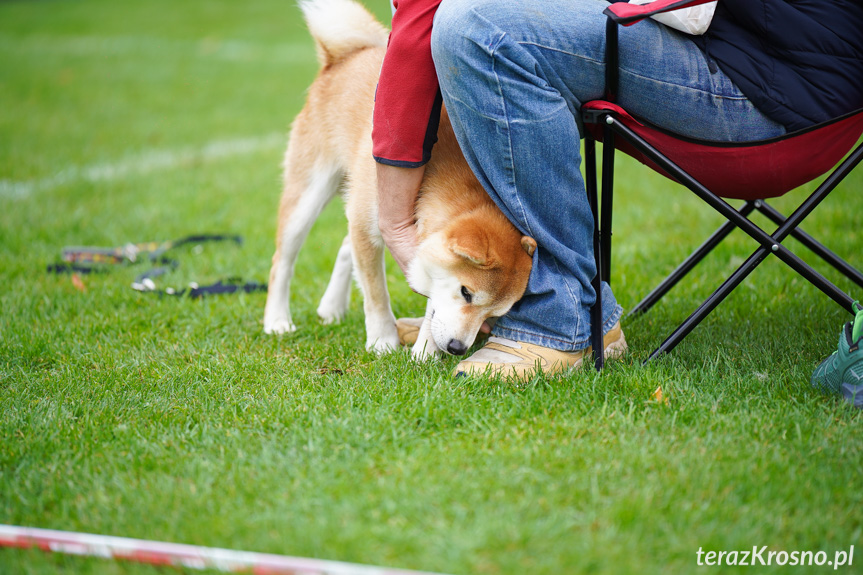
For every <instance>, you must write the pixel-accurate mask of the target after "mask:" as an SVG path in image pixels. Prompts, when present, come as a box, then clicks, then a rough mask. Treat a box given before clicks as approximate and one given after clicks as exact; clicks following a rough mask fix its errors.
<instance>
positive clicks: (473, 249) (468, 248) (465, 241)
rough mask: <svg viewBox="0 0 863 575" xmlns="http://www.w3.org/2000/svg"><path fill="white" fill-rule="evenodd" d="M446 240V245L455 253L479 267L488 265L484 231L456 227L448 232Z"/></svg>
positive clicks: (486, 239) (486, 240)
mask: <svg viewBox="0 0 863 575" xmlns="http://www.w3.org/2000/svg"><path fill="white" fill-rule="evenodd" d="M448 240H449V241H448V242H447V247H448V248H449V251H451V252H452V253H454V254H455V255H457V256H459V257H461V258H464V259H466V260H468V261H469V262H471V263H472V264H474V265H477V266H480V267H486V266H488V265H489V260H490V258H489V253H488V247H489V246H488V236H486V235H485V234H484V233H477V232H476V231H475V232H474V233H471V232H469V231H468V230H464V229H458V230H455V231H453V232H451V233H450V236H449V238H448Z"/></svg>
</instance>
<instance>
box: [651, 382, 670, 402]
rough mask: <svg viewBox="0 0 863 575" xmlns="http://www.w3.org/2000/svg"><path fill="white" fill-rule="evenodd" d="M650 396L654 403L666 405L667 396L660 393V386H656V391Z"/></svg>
mask: <svg viewBox="0 0 863 575" xmlns="http://www.w3.org/2000/svg"><path fill="white" fill-rule="evenodd" d="M650 398H651V399H652V400H653V401H655V402H656V403H661V404H662V405H668V398H667V397H665V395H663V394H662V386H661V385H660V386H659V387H657V388H656V391H654V392H653V395H651V396H650Z"/></svg>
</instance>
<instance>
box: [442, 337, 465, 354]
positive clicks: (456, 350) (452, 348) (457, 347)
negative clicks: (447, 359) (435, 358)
mask: <svg viewBox="0 0 863 575" xmlns="http://www.w3.org/2000/svg"><path fill="white" fill-rule="evenodd" d="M446 350H447V351H448V352H450V353H451V354H453V355H464V353H465V352H466V351H467V346H466V345H465V344H464V342H461V341H459V340H457V339H451V340H449V343H448V344H447V346H446Z"/></svg>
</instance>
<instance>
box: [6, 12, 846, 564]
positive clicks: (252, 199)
mask: <svg viewBox="0 0 863 575" xmlns="http://www.w3.org/2000/svg"><path fill="white" fill-rule="evenodd" d="M369 4H370V6H371V7H372V8H373V9H374V10H375V12H376V13H377V14H379V15H381V16H382V17H383V16H386V15H387V14H388V5H387V3H386V2H385V1H383V0H375V1H374V3H372V2H369ZM316 69H317V64H316V61H315V55H314V49H313V46H312V43H311V40H310V39H309V37H308V34H307V33H306V31H305V29H304V27H303V24H302V21H301V19H300V15H299V11H298V9H297V8H296V6H295V5H294V4H293V3H292V2H290V1H286V0H278V1H276V0H254V1H250V2H236V1H233V2H232V1H228V0H186V1H184V2H168V1H165V0H149V1H143V0H131V1H128V2H110V1H107V0H79V1H71V0H68V1H48V0H44V1H40V2H25V1H6V2H2V3H0V285H2V289H0V523H5V524H13V525H27V526H33V527H43V528H52V529H62V530H73V531H84V532H89V533H100V534H106V535H117V536H125V537H136V538H144V539H154V540H162V541H174V542H181V543H191V544H198V545H207V546H214V547H228V548H234V549H243V550H252V551H262V552H270V553H279V554H288V555H298V556H305V557H315V558H322V559H333V560H342V561H351V562H357V563H365V564H373V565H385V566H391V567H402V568H409V569H422V570H427V571H437V572H443V573H451V574H465V575H468V574H513V575H515V574H563V573H582V572H584V573H587V572H590V573H693V572H696V571H697V570H698V569H699V568H698V566H697V564H696V562H697V556H696V553H697V552H698V550H699V549H700V548H701V549H703V550H704V551H708V550H714V551H721V550H725V551H732V550H747V549H749V550H751V549H752V547H753V546H758V547H759V548H760V547H762V546H768V549H769V550H771V551H786V552H789V553H790V552H793V551H813V552H818V551H824V552H826V554H827V556H828V557H830V558H831V559H832V558H833V556H834V552H835V551H841V550H847V549H849V547H850V546H851V545H856V546H858V547H860V546H861V545H863V541H861V534H863V512H861V509H863V490H861V488H860V486H861V477H863V465H861V461H863V417H861V414H860V412H859V411H856V410H854V409H852V408H851V407H849V406H848V405H846V404H845V403H843V402H842V401H841V400H839V399H837V398H834V397H829V396H825V395H822V394H821V393H820V392H818V391H816V390H813V389H811V388H810V386H809V383H808V382H809V376H810V374H811V372H812V370H813V369H814V368H815V366H816V365H817V363H818V362H819V361H820V360H821V359H822V358H823V357H824V356H826V355H828V354H829V353H830V352H831V351H833V350H834V349H835V346H836V340H837V337H838V333H839V329H840V327H841V325H842V323H843V322H845V321H847V320H848V319H849V318H850V316H848V315H847V314H846V313H845V312H843V311H842V310H840V309H839V308H838V307H837V306H836V305H835V304H833V303H832V302H831V301H830V300H829V299H828V298H827V297H826V296H823V295H822V294H820V292H818V291H817V290H815V289H813V288H812V287H810V286H809V285H807V284H806V283H805V282H804V281H803V280H800V279H797V278H796V277H795V276H794V275H793V274H792V273H791V272H789V271H787V270H786V269H785V268H784V266H782V265H780V264H778V263H777V262H773V261H768V262H766V263H765V264H764V265H762V266H761V268H759V269H758V270H757V271H756V272H755V273H754V274H753V275H752V276H751V277H750V278H749V279H748V280H747V281H746V282H745V283H744V284H743V285H742V286H741V287H740V288H739V289H738V290H737V292H736V293H735V294H734V295H733V296H732V297H730V298H729V300H728V301H726V302H725V303H724V304H723V305H721V306H720V307H719V308H718V309H717V310H716V311H715V312H714V313H713V314H712V316H711V317H710V318H709V319H708V320H707V321H706V322H705V323H704V324H703V325H702V326H701V327H699V328H698V329H697V330H695V331H694V332H693V334H692V335H691V336H690V337H689V338H688V339H687V340H686V341H685V342H684V344H682V345H681V346H680V347H679V348H678V349H677V350H675V351H674V352H673V353H672V354H670V355H668V356H666V357H663V358H661V359H660V360H658V361H655V362H652V363H651V364H649V365H647V366H642V365H641V362H642V361H643V360H644V359H645V358H646V357H647V356H648V354H649V353H650V351H651V350H652V349H653V348H654V347H656V346H657V345H658V344H659V343H660V342H661V341H662V340H663V339H664V337H665V335H667V334H668V333H669V332H670V331H671V330H672V329H673V328H674V326H675V325H676V324H677V322H679V321H682V320H683V319H684V318H685V317H686V316H687V315H688V314H689V313H690V312H691V311H692V310H693V309H694V307H695V306H696V305H697V304H698V302H700V301H701V299H703V298H704V297H706V296H707V295H708V294H709V293H710V292H711V291H712V290H713V289H714V288H715V287H716V286H718V284H719V283H720V282H721V280H722V278H723V277H724V276H725V275H727V274H728V273H730V272H731V271H732V270H733V269H734V268H735V267H736V266H737V265H739V264H740V263H741V262H742V261H743V260H744V259H745V258H746V257H747V256H748V255H749V253H751V251H752V249H753V246H752V245H751V242H749V241H747V238H745V237H744V236H743V235H742V234H740V233H736V234H733V235H732V237H731V238H730V241H729V242H728V243H727V244H726V245H724V246H723V247H721V248H720V249H718V250H717V251H716V253H714V254H712V255H711V256H710V257H709V258H708V260H707V261H706V262H705V264H704V265H703V266H702V267H700V268H699V269H698V270H697V271H696V272H695V273H694V274H693V275H692V277H691V278H689V279H688V280H687V282H686V283H685V285H681V286H678V287H677V288H676V289H675V290H674V291H672V292H671V294H669V296H668V297H667V298H666V299H665V300H664V301H663V302H662V303H660V304H659V305H658V306H657V307H656V309H654V310H653V311H652V312H651V313H649V314H648V315H646V316H643V317H640V318H628V319H626V320H625V321H624V329H625V331H626V336H627V339H628V341H629V344H630V349H631V351H630V353H629V354H628V355H627V356H626V357H625V358H624V359H623V360H620V361H617V362H614V363H612V364H610V365H609V367H608V369H606V370H605V371H604V372H603V373H602V374H601V375H597V374H596V373H595V372H593V371H591V370H589V369H583V370H578V371H576V372H575V373H572V374H570V375H568V376H566V377H537V378H535V379H534V380H533V381H531V382H529V383H527V384H523V385H515V384H511V383H505V382H500V381H495V380H488V379H471V380H468V379H453V378H452V377H451V375H450V373H451V371H452V368H453V366H454V365H455V360H454V359H452V358H450V359H444V360H442V361H437V362H431V363H428V364H424V365H416V364H414V363H412V362H411V361H410V360H409V358H408V356H407V354H405V353H398V354H393V355H389V356H386V357H375V356H374V355H372V354H369V353H367V352H365V351H364V349H363V343H364V333H363V331H364V330H363V318H362V309H361V305H360V296H359V293H358V292H356V291H355V294H354V298H353V303H352V307H351V311H350V313H349V315H348V317H347V318H346V320H345V321H344V322H343V323H342V324H341V325H338V326H323V325H321V324H320V323H318V321H317V319H316V316H315V308H316V306H317V301H318V298H319V297H320V296H321V295H322V294H323V290H324V286H325V285H326V281H327V279H328V277H329V276H328V274H329V271H330V270H331V267H332V264H333V261H334V258H335V255H336V252H337V250H338V246H339V244H340V242H341V239H342V237H343V235H344V233H345V223H344V217H343V216H342V214H341V207H340V206H339V205H336V204H334V205H332V206H330V207H329V208H328V209H327V211H326V212H325V213H324V216H323V217H322V219H321V220H320V221H319V222H318V224H317V225H316V226H315V228H314V229H313V230H312V234H311V236H310V238H309V240H308V241H307V244H306V247H305V249H304V251H303V252H302V254H301V257H300V260H299V262H298V264H297V280H296V282H295V283H294V289H293V293H292V302H293V311H294V318H295V321H296V322H297V324H298V325H299V327H300V329H299V330H298V331H297V332H296V333H294V334H290V335H286V336H282V337H270V336H266V335H265V334H264V333H263V330H262V323H261V319H262V317H263V310H264V302H265V298H266V296H265V294H263V293H252V294H240V295H236V294H235V295H226V296H214V297H208V298H205V299H203V300H191V299H188V298H174V297H163V298H160V297H158V296H156V295H154V294H146V293H139V292H136V291H134V290H132V289H131V287H130V285H131V283H132V281H133V280H134V279H135V277H136V276H137V275H138V274H140V273H142V272H143V271H145V270H147V269H148V268H149V267H150V265H149V264H148V263H146V262H144V263H139V264H136V265H131V266H120V267H115V268H112V269H110V270H109V271H107V272H106V273H102V274H89V275H84V274H82V275H80V276H79V277H78V278H75V279H73V277H72V276H70V275H68V274H65V275H55V274H49V273H46V266H48V265H50V264H52V263H55V262H56V261H58V260H59V258H60V255H61V250H62V248H63V247H64V246H70V245H72V246H81V245H84V246H108V247H110V246H120V245H123V244H126V243H128V242H140V241H148V240H170V239H177V238H181V237H184V236H187V235H189V234H200V233H230V234H239V235H242V236H243V238H244V240H245V242H244V244H243V246H242V247H238V246H236V245H234V244H231V243H206V244H202V245H201V246H200V247H195V246H186V247H183V248H179V249H177V250H175V251H173V252H171V257H173V258H175V259H177V260H178V261H179V262H180V266H179V267H178V268H177V269H176V270H175V271H173V272H171V273H170V274H168V275H166V276H162V277H158V278H155V281H156V283H157V285H158V286H159V287H160V288H164V287H168V286H171V287H183V286H185V285H187V284H188V283H189V282H191V281H195V282H198V283H200V284H207V283H212V282H214V281H217V280H219V279H224V278H228V277H232V276H238V277H242V278H243V279H244V280H247V281H259V282H265V281H267V276H268V273H269V264H270V258H271V255H272V250H273V237H274V234H275V226H276V219H275V213H276V208H277V203H278V197H279V193H280V171H279V164H280V159H281V153H282V150H283V148H284V145H285V141H286V134H287V132H288V129H289V125H290V121H291V119H292V118H293V116H294V115H295V114H296V113H297V112H298V111H299V110H300V108H301V106H302V103H303V99H304V95H305V90H306V88H307V86H308V84H309V83H310V82H311V80H312V78H313V77H314V74H315V72H316ZM620 163H621V170H620V172H619V174H618V178H617V181H618V183H619V186H620V188H619V191H618V195H617V197H616V220H615V236H614V237H615V244H614V270H613V286H614V288H615V291H616V293H617V295H618V298H619V299H620V301H621V303H622V304H623V305H624V306H625V307H628V308H631V307H632V306H633V305H634V304H635V303H636V302H637V301H638V300H639V298H640V296H643V295H644V294H646V293H647V292H648V291H649V290H650V289H651V287H653V285H654V284H655V283H656V282H658V281H659V280H660V279H661V278H662V277H663V275H664V274H665V273H667V272H669V271H670V270H671V269H672V268H673V267H674V265H675V264H676V263H677V262H678V261H679V260H680V259H681V258H683V257H684V256H685V255H686V254H687V253H688V252H689V250H691V249H692V248H694V247H695V246H697V245H698V244H699V243H700V242H701V241H702V240H703V239H704V238H705V237H706V236H707V234H709V232H710V231H712V228H713V227H715V226H716V225H718V223H719V222H720V220H719V218H718V217H717V216H715V215H714V214H712V213H711V212H710V210H709V209H708V208H706V207H704V206H701V205H699V203H698V202H697V201H696V200H694V199H693V198H691V197H690V194H689V193H688V192H686V191H684V190H682V189H680V188H678V187H676V186H674V185H672V184H671V183H670V182H668V181H666V180H664V179H662V178H661V177H659V176H656V175H654V174H650V173H648V172H647V171H645V170H644V169H641V168H640V166H638V165H637V164H634V163H632V162H627V161H625V160H621V161H620ZM861 191H863V170H858V171H857V173H856V174H855V175H853V176H852V177H851V178H850V179H849V180H848V181H847V182H846V183H844V184H843V185H842V186H840V187H839V188H838V189H837V190H836V192H835V193H834V194H833V195H832V196H831V197H830V198H828V200H827V201H826V202H825V203H824V204H823V205H822V206H820V207H819V208H818V210H816V212H815V213H814V214H813V215H812V216H811V217H810V219H809V221H808V222H807V226H806V228H807V230H808V231H810V232H811V233H812V234H814V235H816V236H817V237H820V238H823V239H824V241H825V243H827V244H828V245H829V246H831V247H832V248H834V249H835V250H836V251H837V252H839V253H840V254H842V255H844V256H845V257H847V258H848V259H849V261H850V262H851V263H852V264H854V265H856V266H857V267H863V250H861V248H863V219H861V213H863V197H861ZM805 193H806V190H799V191H796V192H794V193H793V194H791V195H789V196H788V197H786V198H783V199H781V200H780V201H778V202H777V206H778V207H780V208H781V209H784V210H786V211H789V210H790V209H792V206H793V205H794V203H795V202H799V201H800V199H801V198H802V197H804V195H805ZM788 245H789V246H792V247H797V246H796V245H795V244H794V242H791V241H789V242H788ZM798 251H799V252H800V253H801V254H802V256H803V257H804V258H805V259H807V260H810V261H812V257H811V254H809V253H807V252H806V251H805V250H803V249H802V248H801V249H799V250H798ZM816 267H817V268H818V269H819V270H822V271H825V273H827V274H828V276H829V277H831V279H834V281H836V282H837V284H838V285H840V286H841V287H843V288H844V289H847V290H852V293H855V292H854V291H853V288H852V286H851V285H850V284H849V283H848V282H847V281H845V280H842V279H840V278H838V277H837V274H835V273H831V272H829V270H825V268H824V266H821V265H819V266H816ZM389 270H390V271H389V278H390V288H391V293H392V296H393V306H394V309H395V311H396V313H397V314H398V315H417V314H420V313H421V312H422V310H423V300H422V298H420V297H419V296H417V295H415V294H413V293H412V292H411V291H410V290H408V289H407V287H406V285H405V282H404V280H403V279H402V278H401V276H400V274H398V273H397V272H396V271H395V269H394V266H392V265H390V266H389ZM859 291H860V290H856V293H857V295H859ZM658 387H661V389H662V392H663V395H664V398H665V400H666V401H657V400H656V399H654V398H653V394H654V391H655V390H656V389H657V388H658ZM854 559H855V561H854V563H855V565H854V566H853V567H850V568H848V567H845V568H842V570H844V571H846V572H855V570H856V571H857V572H859V569H860V567H859V566H858V565H857V563H860V564H863V549H860V548H858V549H857V555H856V556H855V558H854ZM829 568H830V567H828V566H824V567H821V568H815V567H811V568H807V569H806V570H807V571H811V570H814V571H820V570H826V569H829ZM700 569H702V570H703V569H706V568H704V567H702V568H700ZM741 570H743V571H745V570H746V569H741ZM774 570H776V571H777V572H779V571H781V572H783V573H784V572H786V571H789V572H794V569H792V568H789V567H785V568H776V567H773V568H771V569H770V571H771V572H772V571H774ZM720 571H721V570H720ZM173 572H177V570H168V569H160V568H155V567H147V566H139V565H134V564H129V563H114V562H110V561H106V560H102V559H88V558H79V557H66V556H58V555H48V554H44V553H42V552H39V551H26V550H9V549H0V573H70V574H71V573H98V574H102V573H173Z"/></svg>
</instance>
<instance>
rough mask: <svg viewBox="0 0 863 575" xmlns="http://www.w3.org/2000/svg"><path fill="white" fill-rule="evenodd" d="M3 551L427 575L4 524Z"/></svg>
mask: <svg viewBox="0 0 863 575" xmlns="http://www.w3.org/2000/svg"><path fill="white" fill-rule="evenodd" d="M0 547H18V548H22V549H28V548H31V547H38V548H39V549H42V550H43V551H53V552H55V553H67V554H72V555H89V556H95V557H103V558H106V559H123V560H126V561H136V562H138V563H150V564H154V565H176V566H182V567H189V568H192V569H216V570H218V571H228V572H240V571H242V572H250V571H251V572H253V573H271V574H274V575H275V574H283V575H288V574H290V575H423V574H422V572H420V571H406V570H401V569H390V568H387V567H372V566H368V565H357V564H355V563H344V562H342V561H325V560H323V559H306V558H304V557H288V556H286V555H272V554H269V553H253V552H249V551H234V550H232V549H218V548H215V547H199V546H197V545H182V544H179V543H162V542H159V541H146V540H144V539H128V538H126V537H109V536H106V535H91V534H89V533H74V532H70V531H53V530H50V529H37V528H34V527H18V526H14V525H0ZM425 575H433V574H431V573H426V574H425Z"/></svg>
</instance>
